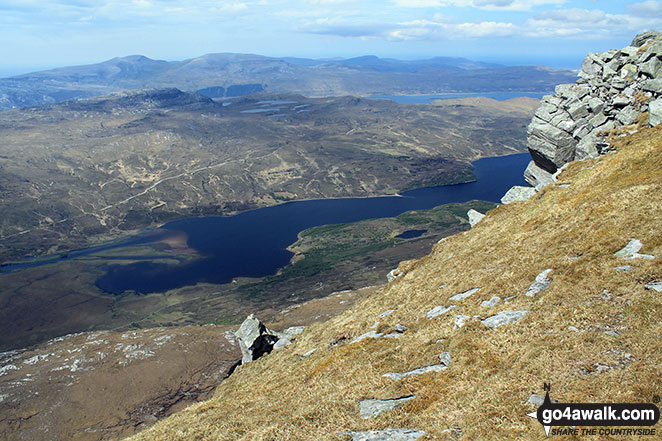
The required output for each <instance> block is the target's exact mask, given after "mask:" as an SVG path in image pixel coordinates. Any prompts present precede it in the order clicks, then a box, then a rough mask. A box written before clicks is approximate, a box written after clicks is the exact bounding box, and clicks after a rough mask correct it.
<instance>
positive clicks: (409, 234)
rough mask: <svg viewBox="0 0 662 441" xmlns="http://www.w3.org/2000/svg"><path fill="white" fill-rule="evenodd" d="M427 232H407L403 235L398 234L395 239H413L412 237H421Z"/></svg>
mask: <svg viewBox="0 0 662 441" xmlns="http://www.w3.org/2000/svg"><path fill="white" fill-rule="evenodd" d="M426 231H428V230H407V231H405V232H403V233H400V234H398V235H397V236H395V237H397V238H399V239H413V238H414V237H419V236H422V235H423V234H424V233H425V232H426Z"/></svg>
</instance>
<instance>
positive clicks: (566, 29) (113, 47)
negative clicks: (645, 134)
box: [0, 0, 662, 76]
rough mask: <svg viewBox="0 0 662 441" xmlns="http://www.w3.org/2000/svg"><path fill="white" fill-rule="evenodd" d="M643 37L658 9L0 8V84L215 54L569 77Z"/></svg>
mask: <svg viewBox="0 0 662 441" xmlns="http://www.w3.org/2000/svg"><path fill="white" fill-rule="evenodd" d="M655 28H657V29H658V30H662V0H641V1H623V0H382V1H374V0H228V1H226V0H199V1H188V0H114V1H106V0H0V76H7V75H12V74H18V73H23V72H29V71H35V70H42V69H47V68H53V67H59V66H68V65H78V64H90V63H97V62H102V61H105V60H108V59H111V58H114V57H118V56H127V55H134V54H140V55H145V56H147V57H150V58H153V59H162V60H183V59H188V58H194V57H197V56H200V55H203V54H207V53H217V52H238V53H254V54H260V55H267V56H296V57H308V58H330V57H343V58H348V57H353V56H360V55H377V56H380V57H392V58H400V59H421V58H429V57H434V56H459V57H466V58H470V59H473V60H478V61H489V62H497V63H501V64H506V65H523V64H535V65H547V66H550V67H563V68H571V69H577V68H579V67H580V64H581V61H582V60H583V58H584V57H585V56H586V54H587V53H588V52H596V51H597V52H600V51H605V50H608V49H611V48H621V47H624V46H627V45H628V44H629V43H630V41H631V40H632V38H633V37H634V35H635V34H637V33H639V32H641V31H644V30H648V29H655Z"/></svg>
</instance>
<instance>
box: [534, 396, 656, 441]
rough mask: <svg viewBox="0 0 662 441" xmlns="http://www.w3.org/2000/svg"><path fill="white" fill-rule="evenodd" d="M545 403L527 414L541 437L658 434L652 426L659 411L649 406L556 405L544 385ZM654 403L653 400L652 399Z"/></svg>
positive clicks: (641, 404) (608, 404)
mask: <svg viewBox="0 0 662 441" xmlns="http://www.w3.org/2000/svg"><path fill="white" fill-rule="evenodd" d="M544 388H545V400H544V402H543V404H542V405H541V406H540V407H539V408H538V410H537V411H535V412H531V413H529V414H527V415H528V416H530V417H532V418H536V419H537V420H538V421H539V422H540V424H542V426H543V427H544V429H545V435H547V436H548V437H549V435H575V436H581V435H603V436H615V437H619V438H624V437H628V436H633V435H636V436H646V435H652V436H655V435H658V436H659V435H660V434H662V430H659V428H656V427H653V426H655V424H657V422H658V421H659V420H660V409H658V407H657V406H656V405H655V404H653V403H556V402H552V400H550V398H549V390H550V389H551V386H550V385H549V384H547V383H545V385H544ZM656 401H657V400H656Z"/></svg>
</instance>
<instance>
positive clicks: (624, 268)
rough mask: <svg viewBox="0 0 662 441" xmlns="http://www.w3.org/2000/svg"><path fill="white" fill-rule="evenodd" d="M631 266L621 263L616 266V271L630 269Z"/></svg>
mask: <svg viewBox="0 0 662 441" xmlns="http://www.w3.org/2000/svg"><path fill="white" fill-rule="evenodd" d="M632 268H633V267H632V265H622V266H617V267H616V271H623V272H627V271H632Z"/></svg>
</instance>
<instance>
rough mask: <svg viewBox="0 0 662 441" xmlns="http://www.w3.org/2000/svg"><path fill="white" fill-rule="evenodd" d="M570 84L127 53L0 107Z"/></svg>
mask: <svg viewBox="0 0 662 441" xmlns="http://www.w3.org/2000/svg"><path fill="white" fill-rule="evenodd" d="M574 79H575V74H574V73H572V72H570V71H567V70H554V69H550V68H546V67H540V66H518V67H512V66H510V67H508V66H500V65H496V64H489V63H481V62H475V61H471V60H468V59H465V58H449V57H435V58H430V59H427V60H413V61H404V60H396V59H390V58H379V57H376V56H363V57H357V58H349V59H319V60H314V59H307V58H292V57H285V58H273V57H265V56H260V55H250V54H232V53H220V54H208V55H203V56H201V57H197V58H192V59H189V60H184V61H163V60H152V59H150V58H147V57H144V56H142V55H131V56H128V57H122V58H113V59H112V60H108V61H105V62H103V63H98V64H90V65H84V66H72V67H62V68H58V69H52V70H46V71H41V72H34V73H29V74H24V75H18V76H13V77H9V78H3V79H0V110H5V109H10V108H14V107H27V106H37V105H42V104H48V103H55V102H61V101H66V100H70V99H76V98H89V97H94V96H100V95H104V94H107V93H110V92H117V91H121V90H130V89H141V88H148V87H149V88H163V87H176V88H179V89H181V90H184V91H198V92H200V93H203V94H206V95H208V96H211V97H213V98H219V97H226V96H242V95H247V94H250V93H254V92H261V91H264V92H272V93H298V94H302V95H305V96H310V97H323V96H341V95H359V96H365V95H388V94H427V93H448V92H498V91H532V92H546V91H550V90H552V89H553V88H554V86H555V85H556V84H559V83H565V82H569V81H574Z"/></svg>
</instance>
